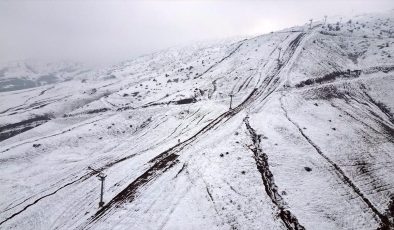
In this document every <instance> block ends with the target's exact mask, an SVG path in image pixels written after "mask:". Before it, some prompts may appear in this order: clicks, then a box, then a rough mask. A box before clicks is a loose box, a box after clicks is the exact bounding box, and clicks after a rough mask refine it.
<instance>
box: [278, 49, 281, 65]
mask: <svg viewBox="0 0 394 230" xmlns="http://www.w3.org/2000/svg"><path fill="white" fill-rule="evenodd" d="M278 50H279V55H278V62H280V51H282V47H279V48H278Z"/></svg>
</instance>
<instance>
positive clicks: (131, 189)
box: [81, 33, 305, 229]
mask: <svg viewBox="0 0 394 230" xmlns="http://www.w3.org/2000/svg"><path fill="white" fill-rule="evenodd" d="M304 36H305V33H300V34H299V35H297V37H296V38H295V39H294V40H292V41H291V42H290V45H289V47H288V49H286V51H285V53H286V56H287V57H286V59H285V61H283V62H282V63H280V64H278V65H277V66H275V68H274V69H273V70H272V72H271V74H270V76H268V77H267V78H266V79H265V80H264V82H263V83H264V84H263V85H262V86H260V88H255V89H254V90H253V91H252V92H251V93H250V94H249V96H248V97H247V98H246V99H245V100H244V101H243V102H242V103H240V104H239V105H238V106H236V107H235V108H234V109H232V110H229V111H226V112H224V113H223V114H221V115H219V116H218V117H216V118H215V119H213V120H212V121H211V122H209V123H208V124H207V125H206V126H204V127H203V128H202V129H201V130H199V131H198V132H197V133H196V134H195V135H193V136H191V137H190V138H188V139H187V140H185V141H183V142H180V143H178V144H177V145H175V146H173V147H171V148H170V149H168V150H166V151H164V152H162V153H160V154H159V155H157V156H156V157H154V158H153V159H151V160H150V161H149V162H148V164H149V165H150V166H149V168H148V169H147V170H146V171H145V172H144V173H143V174H142V175H140V176H139V177H138V178H137V179H135V180H134V181H132V182H131V183H130V184H129V185H128V186H127V187H126V188H125V189H123V190H122V191H121V192H120V193H118V194H117V195H115V197H113V198H112V199H111V201H109V202H108V203H107V204H106V205H104V207H103V208H101V209H100V210H99V211H97V212H96V213H95V214H94V215H93V216H92V217H91V218H89V219H88V220H87V222H86V223H85V224H83V225H82V226H81V228H82V229H85V228H89V226H90V225H91V224H93V223H94V222H97V221H98V220H99V219H101V218H102V217H103V216H105V215H106V213H108V212H110V211H111V210H113V209H115V208H118V207H119V206H120V205H121V204H124V203H126V202H132V201H133V200H134V199H135V198H136V197H137V195H138V191H140V190H141V189H142V188H143V187H144V186H145V185H147V184H148V183H149V182H152V181H153V180H154V179H155V178H157V177H158V176H160V175H162V174H163V173H164V172H165V171H167V170H168V169H170V168H172V167H173V166H174V165H175V164H177V163H179V160H178V157H179V154H178V153H179V152H181V151H182V150H183V149H184V148H185V147H187V146H188V145H190V144H192V143H193V142H194V141H196V140H197V138H199V137H200V136H202V135H204V134H206V133H207V132H208V131H209V130H214V129H215V128H218V127H219V126H220V125H221V124H223V123H225V122H226V121H228V120H229V119H231V118H232V117H233V116H235V115H236V114H238V113H239V112H240V111H242V110H243V109H244V108H246V107H247V106H248V105H250V104H251V103H252V102H254V101H255V100H256V99H257V98H262V100H265V99H266V98H267V97H268V96H269V95H270V94H271V93H272V92H273V91H275V89H276V87H269V86H270V83H271V82H274V86H277V84H276V83H277V82H278V80H279V79H278V78H276V79H275V80H273V79H274V78H275V77H276V76H278V75H279V73H280V71H281V70H282V69H283V67H284V66H285V65H286V64H287V63H288V62H289V60H290V59H291V58H292V55H293V54H294V53H295V51H296V48H297V46H298V45H299V44H300V42H301V39H302V38H303V37H304ZM242 44H243V43H241V44H240V45H239V46H238V47H237V48H236V49H235V50H234V51H233V52H231V53H230V54H229V55H228V56H226V57H224V58H223V59H222V61H224V60H225V59H227V58H228V57H230V56H231V55H232V54H233V53H234V52H236V51H237V50H238V49H239V47H241V45H242ZM222 61H220V62H222ZM220 62H219V63H220ZM219 63H217V64H219ZM214 66H216V65H213V66H211V67H210V68H209V69H208V70H207V71H205V72H204V73H206V72H208V71H209V70H210V69H212V68H213V67H214ZM204 73H203V74H204ZM280 214H281V218H284V219H286V220H291V221H294V220H292V216H291V215H290V214H291V213H289V212H288V211H286V210H284V211H283V212H281V213H280ZM291 221H290V222H288V223H287V224H289V226H291V225H292V224H294V223H293V222H291ZM294 226H295V225H294ZM297 226H298V225H297ZM290 229H302V228H290Z"/></svg>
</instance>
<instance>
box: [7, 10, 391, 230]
mask: <svg viewBox="0 0 394 230" xmlns="http://www.w3.org/2000/svg"><path fill="white" fill-rule="evenodd" d="M330 23H331V24H330V25H323V24H322V23H315V24H314V25H313V27H312V28H309V25H306V26H305V27H294V28H290V29H286V30H283V31H278V32H274V33H270V34H266V35H261V36H257V37H253V38H248V39H244V40H239V41H230V42H229V41H222V42H216V43H214V44H205V43H204V44H198V45H195V46H191V47H184V48H171V49H168V50H165V51H161V52H157V53H154V54H151V55H146V56H142V57H139V58H135V59H132V60H130V61H126V62H123V63H121V64H119V65H116V66H112V67H108V68H106V69H101V70H98V71H89V72H80V71H79V70H78V72H75V71H74V72H73V71H69V72H68V74H69V75H64V76H67V79H66V78H64V79H66V80H64V79H63V80H62V81H58V82H56V83H51V84H43V85H41V86H37V85H36V86H34V87H30V88H28V89H22V90H11V91H7V92H0V102H1V103H0V137H1V140H0V175H1V176H0V184H1V186H0V194H1V196H0V229H393V228H394V217H393V212H394V211H393V209H394V117H393V114H394V59H393V55H394V14H393V12H392V11H391V12H390V13H389V14H379V15H363V16H359V17H357V18H354V19H352V21H343V22H341V23H338V24H337V23H336V22H330ZM336 27H338V29H337V28H336ZM329 28H331V29H329ZM279 50H280V53H279ZM278 57H279V58H278ZM18 68H19V67H18V66H15V65H13V67H12V66H11V67H2V70H4V71H3V74H2V76H0V78H3V80H4V79H5V78H7V76H8V78H13V77H18V76H22V75H23V74H22V75H21V74H19V73H20V72H21V71H22V70H20V68H19V69H18ZM24 68H25V67H24ZM37 69H38V70H37V71H38V73H34V74H31V73H29V72H28V71H27V72H26V71H25V70H23V71H22V72H23V73H25V75H26V74H27V75H26V76H25V75H23V77H24V78H29V76H30V78H29V79H35V78H36V76H42V75H46V74H47V73H49V72H51V71H52V70H51V68H49V67H48V66H47V67H45V68H44V69H45V70H42V69H41V70H40V68H37ZM48 69H49V70H48ZM56 69H59V67H56ZM18 71H19V72H18ZM29 71H32V70H29ZM37 71H36V72H37ZM40 71H41V72H40ZM52 72H53V71H52ZM62 76H63V75H62ZM230 94H232V95H234V96H233V100H232V109H229V104H230V97H229V95H230ZM89 167H91V168H94V169H95V170H97V171H99V172H101V173H104V174H105V175H106V176H107V177H106V179H105V183H104V202H105V204H104V207H102V208H100V207H99V206H98V203H99V199H100V181H99V180H98V177H97V175H98V172H97V171H93V170H91V169H89ZM390 209H391V211H390Z"/></svg>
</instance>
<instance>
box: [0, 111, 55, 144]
mask: <svg viewBox="0 0 394 230" xmlns="http://www.w3.org/2000/svg"><path fill="white" fill-rule="evenodd" d="M51 119H52V116H51V115H42V116H36V117H33V118H30V119H27V120H24V121H21V122H17V123H13V124H8V125H4V126H0V130H1V131H0V141H4V140H5V139H8V138H10V137H13V136H15V135H18V134H20V133H23V132H26V131H27V130H30V129H32V128H34V127H37V126H39V125H42V124H44V123H45V122H47V121H49V120H51Z"/></svg>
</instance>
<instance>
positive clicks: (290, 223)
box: [244, 118, 305, 230]
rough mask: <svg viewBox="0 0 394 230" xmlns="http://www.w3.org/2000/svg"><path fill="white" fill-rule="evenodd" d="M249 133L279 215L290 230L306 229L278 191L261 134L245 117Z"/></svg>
mask: <svg viewBox="0 0 394 230" xmlns="http://www.w3.org/2000/svg"><path fill="white" fill-rule="evenodd" d="M244 122H245V125H246V128H247V130H248V131H249V135H250V137H251V138H252V142H253V148H249V149H250V150H251V151H252V152H253V154H254V160H255V161H256V166H257V169H258V170H259V172H260V174H261V178H262V179H263V184H264V188H265V192H266V193H267V195H268V196H269V197H270V199H271V201H272V203H273V204H274V205H275V206H276V208H277V209H278V211H279V213H278V216H279V217H280V218H281V220H282V221H283V223H284V224H285V226H286V227H287V229H290V230H303V229H305V227H304V226H302V225H301V224H300V223H299V222H298V220H297V217H296V216H295V215H294V214H292V213H291V212H290V210H288V208H287V207H286V204H285V201H284V200H283V198H282V196H281V195H280V194H279V192H278V186H277V185H276V184H275V181H274V175H273V174H272V172H271V170H270V168H269V164H268V156H267V154H265V153H264V152H263V150H262V149H261V147H260V143H261V135H258V134H257V133H256V131H255V130H254V129H253V128H252V126H250V123H249V120H248V118H245V119H244Z"/></svg>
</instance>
